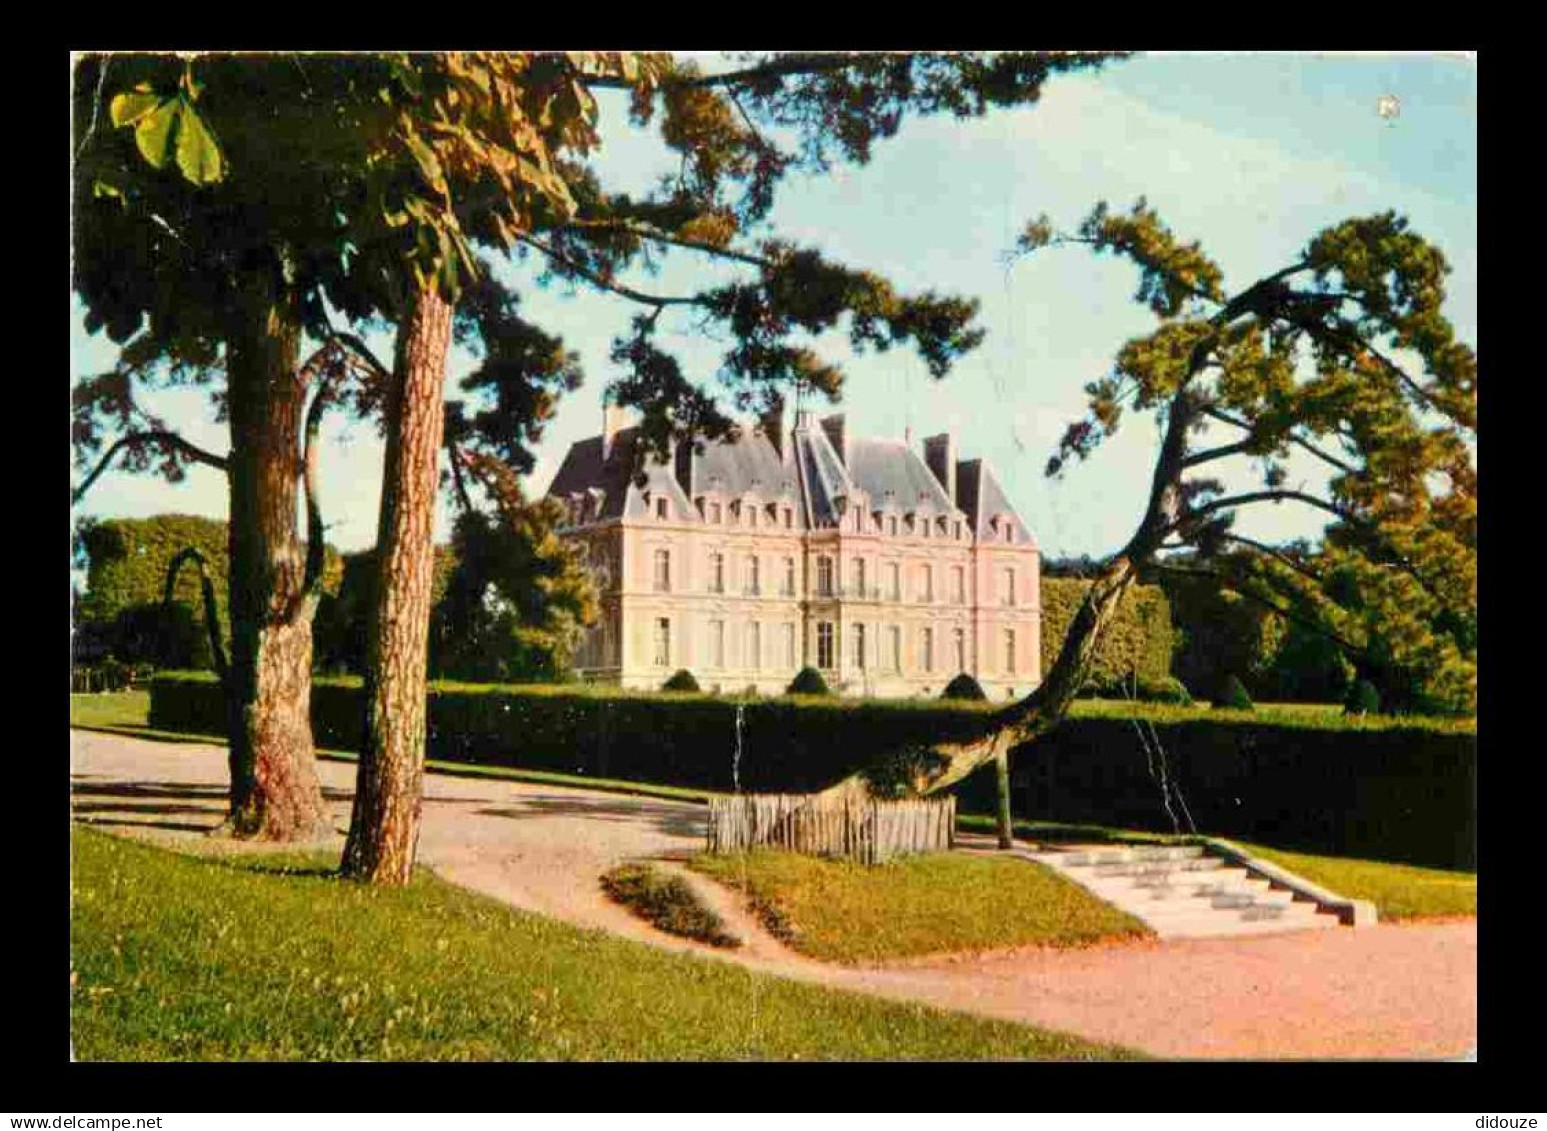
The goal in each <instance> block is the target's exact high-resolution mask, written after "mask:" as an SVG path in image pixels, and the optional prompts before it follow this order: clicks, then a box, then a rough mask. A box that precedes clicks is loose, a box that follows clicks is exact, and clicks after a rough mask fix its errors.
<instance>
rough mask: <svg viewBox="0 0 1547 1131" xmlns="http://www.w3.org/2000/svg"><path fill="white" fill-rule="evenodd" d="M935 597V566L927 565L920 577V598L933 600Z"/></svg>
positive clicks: (921, 599)
mask: <svg viewBox="0 0 1547 1131" xmlns="http://www.w3.org/2000/svg"><path fill="white" fill-rule="evenodd" d="M934 599H935V567H934V566H932V565H927V566H925V567H924V568H923V572H922V573H921V575H920V577H919V600H920V601H933V600H934Z"/></svg>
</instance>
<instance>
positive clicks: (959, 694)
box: [940, 672, 988, 699]
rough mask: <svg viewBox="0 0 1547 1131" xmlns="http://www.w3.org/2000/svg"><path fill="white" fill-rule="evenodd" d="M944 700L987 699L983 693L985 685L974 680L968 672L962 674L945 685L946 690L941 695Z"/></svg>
mask: <svg viewBox="0 0 1547 1131" xmlns="http://www.w3.org/2000/svg"><path fill="white" fill-rule="evenodd" d="M940 698H942V699H987V698H988V696H987V694H985V693H984V691H983V685H982V684H980V683H979V682H978V681H977V680H975V679H973V678H972V677H971V676H970V675H968V674H967V673H966V672H962V673H961V674H960V675H958V676H957V677H956V678H955V679H953V680H951V682H950V683H948V684H946V685H945V690H944V691H942V692H941V693H940Z"/></svg>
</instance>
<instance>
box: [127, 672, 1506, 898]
mask: <svg viewBox="0 0 1547 1131" xmlns="http://www.w3.org/2000/svg"><path fill="white" fill-rule="evenodd" d="M738 710H740V711H741V712H742V716H743V725H744V731H743V741H744V746H743V755H742V760H741V766H740V770H741V784H742V788H743V789H747V790H752V791H758V792H797V791H805V790H813V789H818V788H821V787H823V786H826V785H830V784H831V783H833V782H834V781H836V780H838V779H839V778H842V777H844V776H846V775H847V774H849V773H851V772H853V771H855V770H858V769H860V768H863V767H865V766H869V765H873V764H874V763H875V762H876V760H877V759H878V758H879V757H880V756H881V755H883V754H889V753H896V752H897V751H900V750H906V749H908V748H915V749H916V748H917V747H918V745H919V744H920V743H927V742H930V741H932V740H949V739H953V738H965V737H968V736H970V735H971V734H973V733H974V732H975V731H976V729H977V728H978V727H980V726H981V725H982V721H983V716H984V714H985V713H990V712H992V711H993V710H995V707H994V706H993V705H990V704H974V703H967V702H961V701H942V700H938V699H932V700H896V701H888V700H873V699H827V700H824V699H788V698H785V699H760V700H750V701H741V702H737V701H736V700H734V699H725V698H718V697H715V696H708V695H693V694H683V693H678V694H673V695H670V696H665V695H657V694H649V693H628V692H620V691H616V690H612V689H608V690H592V689H586V688H578V687H574V686H523V687H516V686H503V685H491V684H453V683H435V684H431V687H430V702H429V726H430V730H429V736H428V753H429V757H431V758H433V759H437V760H442V761H448V762H463V763H468V764H474V765H499V766H519V767H522V768H527V769H546V770H556V771H560V772H566V773H580V774H589V775H593V776H596V777H612V778H624V779H632V780H636V781H648V782H654V783H657V784H661V785H679V786H687V787H692V788H700V789H713V790H727V791H728V790H729V789H730V788H731V787H732V782H731V756H732V751H733V749H734V745H735V733H736V713H737V711H738ZM1135 712H1136V713H1139V714H1142V715H1143V716H1144V717H1146V718H1149V719H1151V720H1152V722H1151V723H1150V724H1149V727H1152V729H1153V733H1154V734H1155V735H1156V736H1157V737H1158V739H1159V741H1160V745H1161V748H1162V749H1163V750H1164V751H1165V753H1166V756H1167V763H1168V772H1169V775H1170V777H1171V778H1172V779H1173V780H1174V781H1176V782H1178V783H1179V784H1180V786H1181V789H1182V794H1183V797H1184V799H1185V800H1186V803H1187V806H1188V808H1189V810H1190V811H1191V813H1192V816H1193V820H1194V821H1195V823H1196V824H1197V827H1198V829H1199V830H1200V831H1201V832H1206V833H1214V834H1217V835H1221V836H1236V837H1240V838H1242V839H1245V840H1254V841H1258V842H1262V843H1268V844H1273V845H1275V846H1279V847H1283V848H1289V849H1293V848H1302V849H1304V850H1307V851H1322V852H1331V853H1346V854H1349V855H1356V856H1365V857H1369V858H1373V859H1391V860H1405V861H1409V862H1411V863H1415V864H1426V865H1430V866H1435V867H1460V868H1471V867H1475V859H1476V857H1475V841H1476V812H1475V809H1476V804H1475V799H1476V747H1477V736H1476V733H1475V731H1468V730H1466V729H1460V728H1456V727H1440V726H1437V725H1432V724H1430V725H1426V724H1425V723H1423V722H1417V721H1415V722H1408V721H1406V720H1403V721H1391V722H1390V723H1386V722H1383V721H1381V720H1371V719H1360V720H1353V721H1352V722H1349V723H1340V724H1339V725H1336V726H1326V725H1321V724H1300V725H1296V724H1294V723H1291V722H1278V721H1271V722H1270V721H1266V720H1262V719H1254V718H1253V717H1252V716H1251V715H1248V714H1244V713H1240V714H1237V713H1223V712H1222V713H1219V714H1218V715H1217V716H1214V713H1213V712H1198V713H1196V714H1194V713H1191V712H1185V711H1183V710H1182V709H1180V708H1171V707H1150V708H1135ZM1168 715H1169V716H1171V717H1168ZM1200 715H1201V716H1202V717H1199V716H1200ZM1211 716H1214V717H1211ZM1335 717H1336V716H1335ZM362 720H363V712H362V709H361V704H360V681H359V680H357V679H337V678H322V677H318V678H315V679H314V680H313V682H312V726H313V731H314V733H315V735H316V741H317V744H318V745H319V746H323V747H331V748H334V749H343V750H357V749H359V746H360V735H361V730H362ZM1355 723H1357V725H1354V724H1355ZM149 725H150V726H151V727H153V728H156V729H160V730H170V731H194V732H201V733H206V734H221V733H223V732H224V730H225V716H224V707H223V704H222V700H221V694H220V690H219V688H218V686H217V685H216V684H215V683H214V681H213V679H212V678H211V677H209V676H208V675H206V674H204V673H162V674H160V675H158V676H156V678H155V679H154V680H153V681H152V682H151V704H150V718H149ZM986 769H987V770H988V771H989V772H985V773H979V774H975V775H973V777H972V778H969V779H968V780H967V781H966V782H964V783H963V784H962V786H961V787H959V793H960V795H961V797H962V800H963V804H964V805H965V806H967V807H969V808H981V809H982V810H984V811H991V810H992V803H993V790H994V785H993V774H992V772H991V771H992V767H987V768H986ZM1012 772H1013V775H1014V781H1015V783H1016V784H1015V786H1014V791H1015V803H1016V810H1017V815H1019V816H1022V817H1029V818H1034V819H1039V820H1051V821H1062V822H1070V823H1094V824H1102V825H1109V826H1122V827H1130V828H1139V829H1149V830H1153V831H1159V832H1170V831H1171V825H1170V821H1169V819H1168V818H1167V816H1166V813H1165V809H1164V807H1163V805H1162V803H1161V799H1160V792H1159V789H1158V787H1157V786H1156V784H1155V782H1154V780H1153V778H1152V777H1151V773H1150V768H1149V765H1148V763H1147V761H1146V758H1145V754H1144V747H1143V746H1142V745H1141V744H1140V742H1139V738H1138V735H1137V733H1136V726H1135V723H1134V721H1133V720H1132V719H1130V718H1126V717H1125V718H1104V717H1074V718H1070V719H1066V720H1065V721H1064V722H1063V724H1062V725H1060V726H1059V727H1058V728H1057V729H1056V730H1054V731H1053V732H1052V733H1051V734H1049V735H1047V736H1045V737H1044V738H1042V739H1040V740H1039V741H1038V742H1036V743H1035V744H1033V745H1030V746H1026V747H1022V748H1021V749H1020V750H1018V751H1017V752H1016V753H1015V756H1014V758H1013V760H1012Z"/></svg>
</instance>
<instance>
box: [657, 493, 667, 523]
mask: <svg viewBox="0 0 1547 1131" xmlns="http://www.w3.org/2000/svg"><path fill="white" fill-rule="evenodd" d="M655 517H656V518H658V519H660V520H661V521H662V522H665V521H666V517H667V514H666V498H665V496H664V495H663V496H661V497H659V498H657V499H656V500H655Z"/></svg>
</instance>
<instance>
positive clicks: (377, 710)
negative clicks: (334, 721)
mask: <svg viewBox="0 0 1547 1131" xmlns="http://www.w3.org/2000/svg"><path fill="white" fill-rule="evenodd" d="M451 314H452V306H451V303H449V302H448V301H446V300H445V299H444V298H443V297H441V295H440V293H439V291H438V290H437V289H436V288H435V284H434V283H433V282H432V283H431V284H430V285H429V287H428V288H427V289H425V290H422V291H420V292H419V293H418V294H417V295H416V296H415V297H414V301H413V303H412V305H411V307H410V309H409V311H408V314H407V316H406V317H405V319H404V321H403V323H402V325H401V326H400V327H399V329H398V340H397V350H396V355H397V356H396V359H395V363H394V365H393V375H392V387H391V391H390V393H389V395H388V401H387V456H386V468H385V473H384V476H383V479H382V487H381V518H380V524H379V526H378V528H377V535H376V569H377V570H378V576H377V583H376V592H375V596H374V608H373V609H372V611H371V613H370V616H369V620H368V622H367V623H368V626H369V628H368V632H369V636H368V644H367V655H366V664H365V681H366V686H365V700H366V726H365V745H364V749H362V750H361V753H360V769H359V774H358V778H357V784H356V786H355V801H354V813H353V816H352V818H351V820H350V824H349V839H348V841H347V843H346V844H345V845H344V860H343V870H344V873H345V874H346V875H350V876H353V877H355V878H357V879H362V880H367V881H369V882H371V883H379V884H405V883H407V882H408V879H409V875H410V873H411V871H412V869H413V863H414V854H415V851H416V850H417V847H418V842H419V817H420V808H421V804H422V800H421V791H422V780H423V774H424V738H425V711H426V698H427V687H426V665H427V660H428V650H429V635H430V603H431V596H430V594H431V580H432V577H433V573H434V565H435V553H434V551H435V547H434V519H435V498H436V494H437V490H438V488H439V481H438V478H437V475H436V467H437V458H438V456H439V454H440V445H441V433H442V430H443V426H444V412H443V405H442V400H443V394H444V386H445V376H446V351H447V349H448V347H449V346H450V343H451Z"/></svg>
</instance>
